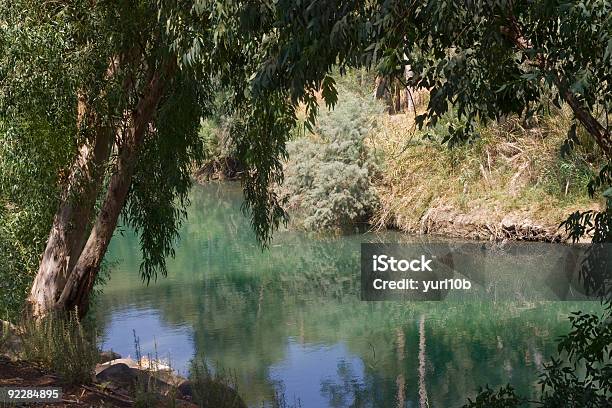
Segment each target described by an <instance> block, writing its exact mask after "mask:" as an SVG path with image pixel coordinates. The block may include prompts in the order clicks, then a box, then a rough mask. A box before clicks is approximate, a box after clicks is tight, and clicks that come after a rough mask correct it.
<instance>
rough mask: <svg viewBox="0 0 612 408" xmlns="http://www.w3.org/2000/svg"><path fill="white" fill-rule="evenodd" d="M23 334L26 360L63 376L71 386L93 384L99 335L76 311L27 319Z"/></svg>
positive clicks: (23, 350) (23, 352) (23, 348)
mask: <svg viewBox="0 0 612 408" xmlns="http://www.w3.org/2000/svg"><path fill="white" fill-rule="evenodd" d="M22 327H23V333H22V335H21V346H22V356H21V357H22V358H23V359H24V360H26V361H30V362H34V363H38V364H41V365H42V366H44V367H46V368H48V369H50V370H52V371H54V372H56V373H58V374H59V375H61V377H62V380H63V381H65V382H66V383H68V384H82V383H89V382H90V381H91V380H92V378H93V373H94V368H95V366H96V363H97V362H98V358H99V351H98V348H97V346H96V336H95V333H94V332H93V331H92V330H87V329H86V328H85V327H84V326H83V324H82V323H81V322H80V321H79V319H78V317H77V314H76V313H75V312H71V313H69V314H68V315H67V316H61V315H59V314H50V315H49V316H47V317H45V318H44V319H43V320H41V321H38V322H36V321H33V320H31V319H30V320H26V321H24V323H23V325H22Z"/></svg>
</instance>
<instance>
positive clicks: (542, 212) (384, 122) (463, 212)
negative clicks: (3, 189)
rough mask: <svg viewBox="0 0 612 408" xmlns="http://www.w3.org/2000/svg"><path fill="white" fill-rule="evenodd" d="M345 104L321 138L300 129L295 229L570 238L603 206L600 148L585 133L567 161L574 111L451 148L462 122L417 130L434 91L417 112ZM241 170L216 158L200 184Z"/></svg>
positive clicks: (290, 199) (515, 122)
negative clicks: (571, 222) (591, 189)
mask: <svg viewBox="0 0 612 408" xmlns="http://www.w3.org/2000/svg"><path fill="white" fill-rule="evenodd" d="M340 99H341V102H340V103H339V104H338V106H337V107H336V109H335V110H334V111H333V112H329V111H327V110H326V109H325V108H322V110H321V112H320V114H319V122H318V124H317V126H316V127H315V134H313V135H311V134H308V133H300V132H295V135H293V138H292V140H291V141H290V142H289V143H288V151H289V153H290V155H289V160H288V161H287V162H286V163H285V182H284V184H283V186H282V187H281V188H279V189H278V192H279V194H280V195H281V197H284V198H286V203H287V204H286V209H287V210H288V212H289V215H290V216H291V217H290V218H291V223H290V226H291V227H292V228H298V229H300V228H304V229H321V228H325V229H329V228H338V229H344V228H343V227H344V226H345V224H346V223H348V224H350V225H352V224H354V223H364V222H365V223H369V224H370V226H371V227H372V228H374V229H378V230H380V229H393V230H398V231H402V232H407V233H410V234H418V235H424V234H432V235H440V236H446V237H453V238H467V239H476V240H499V241H502V240H507V239H509V240H522V241H544V242H565V241H567V239H568V236H567V234H566V232H565V231H564V229H563V228H561V227H560V225H561V223H562V222H563V221H565V220H566V219H567V218H568V217H569V216H570V215H571V214H572V213H574V212H576V211H586V210H599V209H600V208H601V203H600V202H598V201H597V200H596V199H593V198H591V197H589V195H588V193H587V184H588V183H589V181H590V180H591V179H592V178H593V177H594V175H595V174H597V172H598V170H599V168H600V167H601V166H602V164H603V162H602V159H601V157H598V155H597V154H596V153H593V152H597V148H596V147H595V146H593V145H592V142H589V138H588V137H587V136H586V135H583V134H581V133H580V131H578V133H577V135H576V138H577V140H578V142H579V143H576V144H575V146H574V148H573V149H572V150H571V151H569V152H566V153H565V154H562V147H563V146H564V144H565V143H566V140H567V133H566V132H567V129H568V128H570V127H571V121H572V116H571V113H570V112H569V111H566V110H564V109H556V108H555V109H556V110H554V111H551V112H549V113H547V114H546V115H540V116H537V117H535V118H532V119H531V120H530V121H529V122H525V121H524V120H521V119H519V118H516V117H510V118H506V119H504V120H503V121H498V122H494V123H489V124H488V125H486V126H477V127H476V129H475V134H476V135H475V136H476V137H475V138H474V139H473V140H471V141H469V142H464V143H458V144H455V145H453V146H452V147H450V146H449V144H448V143H445V142H444V140H445V139H447V138H448V137H449V128H450V127H457V126H460V121H459V120H458V119H457V118H455V117H452V116H448V117H445V118H443V119H442V120H441V121H440V122H439V124H438V125H437V126H436V127H434V128H431V129H423V130H418V129H417V127H416V125H415V120H414V118H415V113H417V114H418V113H420V112H422V111H423V110H424V109H425V105H424V103H425V102H424V101H425V100H426V99H427V98H426V95H425V96H423V97H421V98H419V100H421V101H423V102H422V104H421V105H419V106H418V107H417V108H416V109H415V110H413V111H409V112H404V113H399V114H393V115H390V114H389V113H387V112H385V111H384V108H383V107H382V106H381V105H380V103H379V102H377V101H375V100H373V98H372V96H371V95H370V94H369V93H367V92H366V93H362V94H360V93H359V92H358V91H355V90H354V89H348V88H346V87H345V88H341V95H340ZM211 134H215V133H214V132H213V131H211V130H210V129H209V130H208V133H207V135H208V136H207V137H208V138H209V139H211V138H213V139H214V137H213V136H211ZM217 134H219V135H223V134H224V133H223V132H221V131H220V130H218V131H217ZM217 137H219V138H221V136H217ZM223 140H225V139H223ZM228 151H230V152H231V148H226V149H225V150H223V152H222V153H223V154H221V153H218V154H217V156H219V157H225V156H224V155H227V154H228ZM237 162H238V161H237V160H236V159H231V160H229V161H228V160H227V158H226V157H225V158H224V159H223V160H220V159H218V158H217V157H216V156H214V161H213V162H209V163H207V164H206V165H205V166H204V167H203V168H201V169H198V171H197V172H196V173H195V174H194V178H195V179H196V180H197V181H198V182H200V183H206V182H207V181H209V180H211V179H237V178H239V177H240V175H241V172H240V171H235V168H238V167H237V166H236V165H235V163H237ZM219 163H221V164H223V165H221V164H219ZM225 163H229V164H231V166H229V165H225ZM213 170H214V171H213ZM229 176H231V177H229Z"/></svg>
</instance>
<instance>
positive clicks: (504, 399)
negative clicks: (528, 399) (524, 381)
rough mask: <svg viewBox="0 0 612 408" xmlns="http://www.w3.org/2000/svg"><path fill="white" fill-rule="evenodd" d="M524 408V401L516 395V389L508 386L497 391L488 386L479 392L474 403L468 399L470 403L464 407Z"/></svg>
mask: <svg viewBox="0 0 612 408" xmlns="http://www.w3.org/2000/svg"><path fill="white" fill-rule="evenodd" d="M521 406H524V403H523V401H521V399H520V398H519V397H517V396H516V394H515V393H514V389H512V387H511V386H509V385H507V386H506V387H502V388H500V389H499V390H497V391H494V390H492V389H490V388H489V387H488V386H487V387H485V388H484V389H480V390H479V391H478V395H477V396H476V398H475V399H474V400H473V401H472V399H471V398H470V399H468V403H467V404H465V405H463V408H485V407H486V408H518V407H521Z"/></svg>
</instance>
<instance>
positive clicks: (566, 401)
mask: <svg viewBox="0 0 612 408" xmlns="http://www.w3.org/2000/svg"><path fill="white" fill-rule="evenodd" d="M611 312H612V305H611V304H610V303H608V305H607V307H606V309H605V311H604V313H603V314H602V315H601V316H598V315H594V314H590V313H583V312H575V313H573V314H572V316H571V317H570V321H571V325H572V329H571V331H570V332H569V334H567V335H565V336H562V337H561V339H560V340H559V345H558V351H559V356H558V357H557V358H552V360H551V362H549V363H548V364H545V365H544V369H543V371H542V373H541V374H540V380H539V383H540V385H541V393H540V395H539V399H538V401H529V400H528V399H526V398H524V397H519V396H517V395H516V393H515V392H514V390H513V389H512V387H511V386H509V385H508V386H506V387H502V388H501V389H499V390H497V391H494V390H491V389H490V388H488V387H486V388H485V389H484V390H480V391H479V393H478V395H477V396H476V398H475V399H474V400H471V399H469V401H468V403H467V404H465V405H463V408H485V407H487V408H488V407H499V408H518V407H526V406H538V407H543V408H557V407H567V408H599V407H609V406H611V404H612V362H610V356H611V355H612V324H611V322H612V313H611Z"/></svg>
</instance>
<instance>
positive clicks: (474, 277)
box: [361, 242, 612, 301]
mask: <svg viewBox="0 0 612 408" xmlns="http://www.w3.org/2000/svg"><path fill="white" fill-rule="evenodd" d="M611 271H612V245H611V244H599V245H562V244H548V243H517V242H514V243H504V244H500V243H481V242H444V243H411V244H370V243H364V244H362V245H361V298H362V300H409V301H420V300H425V301H430V300H442V299H458V300H460V299H482V300H487V299H488V300H493V301H496V300H510V301H546V300H553V301H557V300H598V299H601V298H603V297H606V296H609V295H610V292H611V290H610V286H611V281H612V279H611V274H612V273H611Z"/></svg>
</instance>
